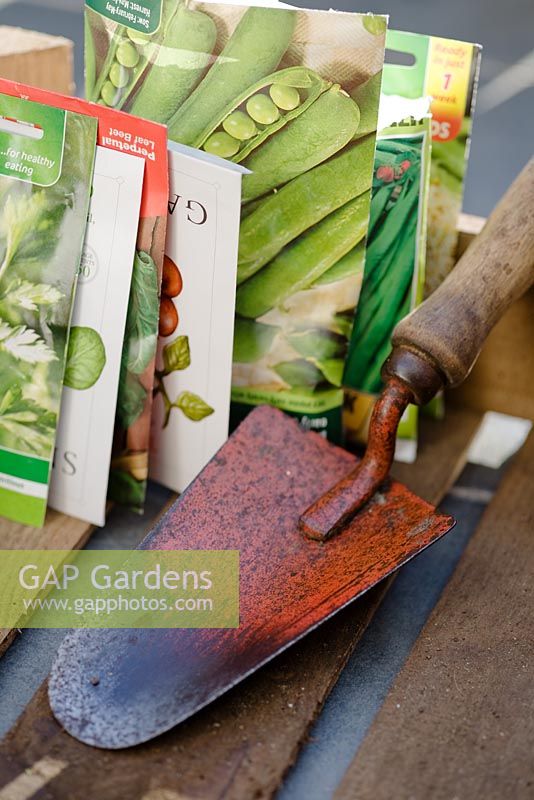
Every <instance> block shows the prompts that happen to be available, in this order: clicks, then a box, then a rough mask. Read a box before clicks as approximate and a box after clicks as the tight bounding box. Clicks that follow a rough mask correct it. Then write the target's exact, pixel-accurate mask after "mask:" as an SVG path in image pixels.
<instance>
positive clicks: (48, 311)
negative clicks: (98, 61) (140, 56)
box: [0, 94, 96, 526]
mask: <svg viewBox="0 0 534 800" xmlns="http://www.w3.org/2000/svg"><path fill="white" fill-rule="evenodd" d="M95 146H96V122H95V120H93V119H91V118H90V117H85V116H82V115H80V114H76V113H72V112H70V111H66V110H65V109H58V108H52V107H50V106H46V105H42V104H40V103H33V102H30V101H29V100H26V99H21V98H19V97H10V96H8V95H5V94H0V513H1V514H2V515H3V516H5V517H7V518H8V519H11V520H14V521H15V522H20V523H23V524H26V525H35V526H40V525H42V524H43V522H44V517H45V513H46V501H47V495H48V484H49V480H50V470H51V462H52V457H53V453H54V441H55V437H56V429H57V424H58V417H59V410H60V400H61V390H62V386H63V376H64V371H65V362H66V354H67V342H68V335H69V324H70V317H71V311H72V305H73V301H74V290H75V286H76V276H77V272H78V268H79V264H80V257H81V252H82V245H83V239H84V233H85V225H86V220H87V210H88V207H89V196H90V191H91V180H92V174H93V163H94V156H95Z"/></svg>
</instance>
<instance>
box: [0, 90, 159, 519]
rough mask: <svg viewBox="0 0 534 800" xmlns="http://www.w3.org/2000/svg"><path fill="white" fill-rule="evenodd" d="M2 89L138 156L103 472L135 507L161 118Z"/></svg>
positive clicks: (142, 463)
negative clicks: (83, 123)
mask: <svg viewBox="0 0 534 800" xmlns="http://www.w3.org/2000/svg"><path fill="white" fill-rule="evenodd" d="M10 87H11V88H10ZM2 90H3V91H6V92H8V93H10V94H13V93H17V94H24V95H25V96H27V97H30V98H31V99H33V100H41V99H42V98H43V97H44V98H46V97H48V98H50V99H49V100H48V101H45V102H50V103H54V104H56V105H57V104H59V105H60V106H62V107H64V108H67V109H69V110H73V111H77V112H79V113H81V114H90V115H91V116H94V117H96V118H97V120H98V144H99V145H101V146H102V147H105V148H107V149H110V150H118V151H119V152H121V153H129V154H130V155H134V156H138V157H140V158H143V159H144V161H145V176H144V184H143V194H142V198H141V211H140V215H139V227H138V231H137V246H136V255H135V259H134V266H133V278H132V282H131V292H130V299H129V304H128V315H127V320H126V335H125V340H124V347H123V357H122V368H121V376H120V383H119V394H118V400H117V414H116V421H115V436H114V442H113V457H112V462H111V473H110V479H109V497H110V499H112V500H116V501H117V502H120V503H123V504H124V505H127V506H130V507H131V508H132V509H134V510H135V511H138V512H141V511H142V510H143V504H144V499H145V493H146V482H147V478H148V448H149V442H150V414H151V410H152V389H153V382H154V367H155V357H156V348H157V337H158V320H159V290H160V286H161V270H162V268H163V255H164V249H165V232H166V227H167V201H168V194H169V174H168V158H167V133H166V130H165V127H164V126H163V125H158V124H156V123H153V122H149V121H147V120H141V119H138V118H137V117H133V116H132V115H131V114H123V113H119V112H118V111H114V110H112V109H110V108H106V107H105V106H103V105H101V104H95V103H88V102H86V101H84V100H79V99H78V98H75V97H67V96H64V95H57V94H51V93H48V92H43V91H42V90H40V89H34V88H31V87H28V86H23V85H21V84H12V83H11V82H10V81H3V80H1V79H0V91H2ZM54 98H55V99H54Z"/></svg>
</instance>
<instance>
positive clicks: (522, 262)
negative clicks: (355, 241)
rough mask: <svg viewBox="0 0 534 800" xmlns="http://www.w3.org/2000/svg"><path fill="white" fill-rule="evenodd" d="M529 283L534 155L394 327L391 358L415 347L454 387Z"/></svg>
mask: <svg viewBox="0 0 534 800" xmlns="http://www.w3.org/2000/svg"><path fill="white" fill-rule="evenodd" d="M533 284H534V158H532V159H531V161H529V163H528V164H527V165H526V166H525V167H524V169H523V170H522V172H521V173H520V175H519V176H518V177H517V178H516V179H515V181H514V182H513V184H512V185H511V186H510V188H509V189H508V191H507V192H506V194H505V195H504V197H503V198H502V199H501V200H500V202H499V203H498V204H497V206H496V208H495V210H494V211H493V212H492V213H491V215H490V217H489V218H488V220H487V222H486V224H485V225H484V228H483V229H482V231H481V232H480V233H479V234H478V236H476V237H475V238H474V239H473V241H472V242H471V244H470V245H469V247H468V248H467V250H466V251H465V252H464V253H463V255H462V256H461V257H460V260H459V261H458V263H457V264H456V266H455V268H454V269H453V271H452V272H451V273H450V274H449V275H448V276H447V277H446V278H445V280H444V281H443V283H442V284H441V285H440V286H439V287H438V288H437V289H436V291H435V292H433V293H432V294H431V295H430V297H428V298H427V299H426V300H425V302H424V303H423V304H422V305H421V306H419V307H418V308H416V309H415V311H413V312H412V313H411V314H409V315H408V316H407V317H405V318H404V319H403V320H401V322H399V324H398V325H397V326H396V328H395V330H394V331H393V335H392V338H391V340H392V343H393V348H394V349H393V357H395V348H396V347H403V348H404V349H406V350H408V351H410V352H411V351H413V352H415V353H417V355H418V356H420V357H423V358H424V361H426V362H428V363H429V364H431V365H432V366H433V367H435V368H437V370H438V371H439V372H440V373H441V375H442V377H443V378H444V380H445V385H446V386H458V385H459V384H460V383H462V381H464V380H465V378H466V377H467V375H468V374H469V372H470V371H471V369H472V367H473V364H474V362H475V360H476V358H477V357H478V355H479V353H480V351H481V349H482V346H483V344H484V342H485V340H486V338H487V336H488V334H489V332H490V331H491V330H492V328H493V327H494V325H495V324H496V323H497V322H498V321H499V319H501V317H502V316H503V315H504V314H505V312H506V311H507V310H508V309H509V308H510V307H511V306H512V304H513V303H514V302H515V301H516V300H517V299H518V298H520V297H522V295H523V294H525V292H526V291H527V290H528V289H529V288H530V287H531V286H532V285H533ZM398 374H399V376H400V375H401V374H402V373H401V372H399V373H398ZM409 374H410V373H409ZM416 377H417V373H415V375H414V386H415V388H416V389H417V388H418V386H417V381H416ZM410 386H411V382H410ZM415 395H416V396H417V391H416V392H415Z"/></svg>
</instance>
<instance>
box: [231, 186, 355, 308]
mask: <svg viewBox="0 0 534 800" xmlns="http://www.w3.org/2000/svg"><path fill="white" fill-rule="evenodd" d="M369 197H370V193H369V192H365V193H364V194H361V195H360V196H359V197H357V198H355V199H354V200H351V201H350V202H348V203H346V204H345V205H344V206H342V207H341V208H339V209H337V211H334V212H333V213H332V214H330V215H329V216H328V217H326V218H325V219H324V220H322V222H319V224H318V225H315V226H314V227H313V228H311V229H310V230H309V231H307V232H306V233H304V234H303V235H302V236H300V237H299V238H298V239H296V240H295V241H294V242H293V243H292V244H290V245H289V246H288V247H286V248H285V249H284V250H282V252H281V253H280V254H279V255H278V256H276V258H275V259H273V261H271V263H270V264H267V266H265V267H263V269H261V270H260V271H259V272H257V273H256V275H253V276H252V278H249V280H248V281H246V282H245V283H243V284H242V285H241V286H240V287H239V289H238V290H237V301H236V310H237V313H238V314H240V315H241V316H242V317H249V318H252V319H257V318H258V317H261V316H262V315H263V314H266V313H267V312H268V311H270V310H271V308H274V307H275V306H280V305H282V304H283V303H284V301H285V300H287V298H288V297H291V296H292V295H294V294H295V293H296V292H298V291H300V290H301V289H306V288H307V287H308V286H310V285H311V284H312V283H314V281H316V280H317V278H319V277H320V276H321V275H322V274H323V273H325V272H326V271H327V270H328V269H330V267H332V266H333V265H334V264H335V263H336V262H337V261H339V259H340V258H342V257H343V256H344V255H345V254H346V253H348V252H349V250H351V249H352V248H353V247H355V246H356V245H357V244H358V242H359V241H361V240H362V239H363V237H364V236H365V231H366V228H367V220H368V217H369Z"/></svg>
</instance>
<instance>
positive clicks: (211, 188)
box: [150, 144, 246, 492]
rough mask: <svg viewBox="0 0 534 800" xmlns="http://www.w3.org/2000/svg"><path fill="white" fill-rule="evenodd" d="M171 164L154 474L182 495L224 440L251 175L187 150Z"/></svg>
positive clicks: (176, 151) (172, 156)
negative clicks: (243, 211)
mask: <svg viewBox="0 0 534 800" xmlns="http://www.w3.org/2000/svg"><path fill="white" fill-rule="evenodd" d="M169 162H170V164H169V167H170V169H169V172H170V184H171V186H170V197H169V219H168V225H167V246H166V256H165V262H164V266H163V286H162V300H161V319H160V329H161V336H160V339H159V346H158V357H157V368H156V385H155V399H154V410H153V414H152V436H151V448H150V476H151V477H152V478H153V479H154V480H156V481H158V482H159V483H162V484H163V485H164V486H168V487H169V488H170V489H173V490H174V491H177V492H182V491H183V490H184V489H185V488H186V487H187V486H188V485H189V483H191V481H192V480H193V479H194V478H195V477H196V476H197V475H198V473H199V472H200V471H201V470H202V469H203V467H204V466H205V465H206V464H207V462H208V461H209V460H210V458H212V456H213V455H215V453H216V452H217V450H218V449H219V448H220V447H221V446H222V445H223V444H224V442H225V441H226V439H227V437H228V422H229V415H230V387H231V376H232V345H233V338H234V306H235V281H236V271H237V246H238V238H239V212H240V204H241V177H242V175H243V174H244V173H245V172H246V170H244V169H243V168H242V167H240V166H239V165H238V164H232V163H231V162H230V161H225V160H223V159H221V158H217V157H215V156H209V155H208V154H207V153H202V152H200V151H199V150H194V149H193V148H191V147H186V146H185V145H175V144H171V145H170V147H169Z"/></svg>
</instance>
